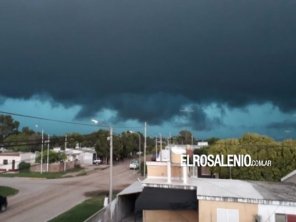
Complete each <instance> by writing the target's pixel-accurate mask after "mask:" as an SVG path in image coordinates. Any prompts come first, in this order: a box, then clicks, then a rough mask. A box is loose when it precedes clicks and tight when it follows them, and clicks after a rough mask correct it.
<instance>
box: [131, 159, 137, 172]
mask: <svg viewBox="0 0 296 222" xmlns="http://www.w3.org/2000/svg"><path fill="white" fill-rule="evenodd" d="M129 168H130V169H132V170H136V169H138V168H139V161H138V160H132V161H131V162H130V165H129Z"/></svg>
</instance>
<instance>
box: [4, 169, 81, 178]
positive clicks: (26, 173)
mask: <svg viewBox="0 0 296 222" xmlns="http://www.w3.org/2000/svg"><path fill="white" fill-rule="evenodd" d="M82 169H83V168H81V167H75V168H73V169H71V170H68V171H66V172H56V173H48V172H43V173H42V174H41V173H40V172H31V171H25V170H24V171H21V172H18V173H0V177H32V178H45V179H58V178H63V176H64V175H65V174H68V173H72V172H78V171H80V170H82Z"/></svg>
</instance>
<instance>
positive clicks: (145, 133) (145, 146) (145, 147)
mask: <svg viewBox="0 0 296 222" xmlns="http://www.w3.org/2000/svg"><path fill="white" fill-rule="evenodd" d="M146 137H147V123H146V122H145V125H144V178H145V177H146V149H147V140H146Z"/></svg>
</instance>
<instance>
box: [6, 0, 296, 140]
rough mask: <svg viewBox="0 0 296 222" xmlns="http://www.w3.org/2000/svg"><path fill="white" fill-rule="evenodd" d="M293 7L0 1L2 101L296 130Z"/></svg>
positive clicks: (48, 109) (273, 131)
mask: <svg viewBox="0 0 296 222" xmlns="http://www.w3.org/2000/svg"><path fill="white" fill-rule="evenodd" d="M295 11H296V2H295V1H293V0H283V1H276V0H262V1H258V0H256V1H255V0H249V1H235V0H223V1H220V0H219V1H218V0H212V1H209V0H202V1H195V0H194V1H193V0H192V1H191V0H189V1H185V2H184V1H179V0H164V1H156V0H151V1H146V2H143V1H137V0H128V1H119V0H113V1H112V0H111V1H95V0H86V1H78V0H71V1H66V0H51V1H45V0H41V1H40V0H39V1H36V0H16V1H1V3H0V75H1V81H0V95H1V99H0V108H1V110H5V111H10V112H18V113H24V114H30V115H38V116H47V117H50V118H57V119H67V120H79V121H84V122H86V121H89V120H90V118H97V119H103V120H105V121H107V122H112V123H113V124H114V125H118V126H119V125H120V126H142V125H143V124H142V123H143V122H144V121H147V122H148V124H149V130H150V131H149V132H150V135H154V134H158V133H162V134H164V135H168V134H169V133H171V134H174V133H176V132H178V131H179V130H181V129H190V130H193V131H194V133H195V135H196V136H197V137H203V138H204V137H209V136H216V137H233V136H239V135H241V134H243V133H244V132H250V131H251V132H258V133H263V134H267V135H270V136H274V137H276V138H287V137H294V134H295V135H296V132H295V129H296V119H295V118H296V116H295V113H296V99H295V98H296V87H295V86H294V82H295V80H296V75H295V74H296V44H295V39H296V26H295V22H296V13H295ZM184 111H190V112H184ZM21 121H22V122H23V124H24V125H30V126H31V127H33V126H34V125H35V123H33V122H34V121H32V120H25V119H21ZM42 124H44V125H46V127H47V128H48V129H49V130H48V131H50V133H56V134H59V133H64V132H67V131H80V132H87V131H89V130H91V129H82V128H77V127H73V126H62V125H59V124H49V123H41V125H42Z"/></svg>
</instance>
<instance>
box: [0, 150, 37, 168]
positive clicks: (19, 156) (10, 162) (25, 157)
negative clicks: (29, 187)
mask: <svg viewBox="0 0 296 222" xmlns="http://www.w3.org/2000/svg"><path fill="white" fill-rule="evenodd" d="M22 161H24V162H27V163H31V164H32V163H34V162H35V153H21V152H4V153H0V171H14V170H18V166H19V164H20V162H22Z"/></svg>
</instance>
